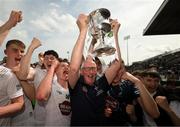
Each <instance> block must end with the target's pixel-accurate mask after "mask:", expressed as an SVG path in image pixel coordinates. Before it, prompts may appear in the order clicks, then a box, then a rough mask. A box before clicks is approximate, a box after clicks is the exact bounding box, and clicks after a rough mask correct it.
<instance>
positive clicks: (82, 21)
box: [76, 14, 88, 31]
mask: <svg viewBox="0 0 180 127" xmlns="http://www.w3.org/2000/svg"><path fill="white" fill-rule="evenodd" d="M76 23H77V25H78V27H79V30H80V31H82V30H83V29H86V30H87V28H88V16H87V15H85V14H80V15H79V17H78V19H77V21H76Z"/></svg>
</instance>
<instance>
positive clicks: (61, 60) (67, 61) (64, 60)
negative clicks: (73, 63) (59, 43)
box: [58, 58, 70, 64]
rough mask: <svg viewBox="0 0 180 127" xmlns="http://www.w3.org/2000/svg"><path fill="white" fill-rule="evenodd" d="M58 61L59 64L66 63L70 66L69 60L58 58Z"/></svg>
mask: <svg viewBox="0 0 180 127" xmlns="http://www.w3.org/2000/svg"><path fill="white" fill-rule="evenodd" d="M58 61H59V62H65V63H67V64H70V63H69V60H68V59H66V58H64V59H63V58H58Z"/></svg>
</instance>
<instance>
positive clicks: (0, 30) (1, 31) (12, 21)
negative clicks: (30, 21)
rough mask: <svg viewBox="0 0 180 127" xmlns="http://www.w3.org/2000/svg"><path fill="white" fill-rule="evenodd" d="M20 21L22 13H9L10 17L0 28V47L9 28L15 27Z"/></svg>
mask: <svg viewBox="0 0 180 127" xmlns="http://www.w3.org/2000/svg"><path fill="white" fill-rule="evenodd" d="M21 20H22V12H21V11H11V14H10V17H9V19H8V21H7V22H5V23H4V24H3V25H2V26H1V27H0V46H1V45H2V43H3V41H4V39H5V38H6V36H7V35H8V33H9V31H10V29H11V28H13V27H14V26H16V24H17V23H18V22H20V21H21Z"/></svg>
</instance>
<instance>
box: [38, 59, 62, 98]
mask: <svg viewBox="0 0 180 127" xmlns="http://www.w3.org/2000/svg"><path fill="white" fill-rule="evenodd" d="M58 65H59V62H58V61H57V60H54V61H53V63H52V65H51V67H50V69H48V72H47V74H46V76H45V77H44V78H43V80H42V81H41V83H40V85H39V87H38V88H37V91H36V99H37V100H38V101H47V100H48V99H49V96H50V94H51V89H52V81H53V77H54V74H55V70H56V68H57V66H58Z"/></svg>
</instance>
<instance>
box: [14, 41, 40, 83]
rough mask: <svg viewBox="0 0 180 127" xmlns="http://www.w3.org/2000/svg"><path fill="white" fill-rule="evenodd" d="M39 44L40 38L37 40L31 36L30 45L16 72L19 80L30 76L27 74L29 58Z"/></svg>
mask: <svg viewBox="0 0 180 127" xmlns="http://www.w3.org/2000/svg"><path fill="white" fill-rule="evenodd" d="M39 46H41V42H40V40H38V39H37V38H33V40H32V42H31V44H30V46H29V47H28V50H27V52H26V54H25V55H24V57H23V58H22V60H21V64H20V71H19V72H17V73H16V75H17V76H18V78H19V79H20V80H26V79H31V78H32V76H30V77H28V74H29V72H30V63H31V58H32V54H33V52H34V50H35V49H36V48H38V47H39Z"/></svg>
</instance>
